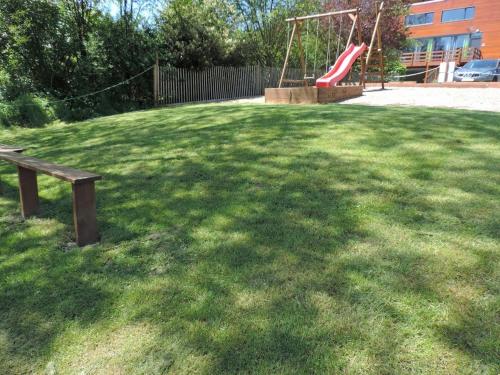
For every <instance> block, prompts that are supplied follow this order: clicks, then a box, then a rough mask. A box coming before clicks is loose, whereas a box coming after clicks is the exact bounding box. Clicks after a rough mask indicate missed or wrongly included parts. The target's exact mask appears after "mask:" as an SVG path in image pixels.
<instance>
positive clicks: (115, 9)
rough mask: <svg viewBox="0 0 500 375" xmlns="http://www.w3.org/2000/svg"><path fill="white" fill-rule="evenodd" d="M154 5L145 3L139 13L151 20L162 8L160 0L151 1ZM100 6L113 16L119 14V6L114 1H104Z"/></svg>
mask: <svg viewBox="0 0 500 375" xmlns="http://www.w3.org/2000/svg"><path fill="white" fill-rule="evenodd" d="M153 4H154V5H145V6H143V7H142V8H141V15H142V16H143V17H144V18H145V19H147V20H150V21H152V20H153V19H154V17H155V15H157V14H158V13H159V12H160V9H161V8H162V6H163V4H162V2H161V1H156V2H153ZM101 8H102V9H103V10H104V11H106V12H108V13H109V14H111V15H112V16H113V17H118V15H119V14H120V6H119V5H118V4H117V3H116V2H114V1H105V2H104V3H103V4H102V5H101Z"/></svg>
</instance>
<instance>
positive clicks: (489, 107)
mask: <svg viewBox="0 0 500 375" xmlns="http://www.w3.org/2000/svg"><path fill="white" fill-rule="evenodd" d="M225 103H252V104H264V97H262V96H260V97H256V98H248V99H238V100H231V101H227V102H225ZM340 104H342V105H345V104H364V105H374V106H384V105H397V106H415V107H420V106H422V107H444V108H460V109H470V110H479V111H493V112H500V88H459V89H455V88H429V87H426V88H420V87H390V88H386V89H385V90H380V89H377V88H368V89H367V90H365V92H364V93H363V96H361V97H359V98H353V99H348V100H345V101H343V102H341V103H340Z"/></svg>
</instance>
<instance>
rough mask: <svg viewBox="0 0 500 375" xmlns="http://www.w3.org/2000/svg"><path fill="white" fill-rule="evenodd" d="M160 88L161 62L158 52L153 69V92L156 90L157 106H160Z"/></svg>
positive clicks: (155, 99)
mask: <svg viewBox="0 0 500 375" xmlns="http://www.w3.org/2000/svg"><path fill="white" fill-rule="evenodd" d="M159 88H160V64H159V60H158V54H156V60H155V65H154V69H153V92H154V101H155V106H158V100H159V97H160V95H159Z"/></svg>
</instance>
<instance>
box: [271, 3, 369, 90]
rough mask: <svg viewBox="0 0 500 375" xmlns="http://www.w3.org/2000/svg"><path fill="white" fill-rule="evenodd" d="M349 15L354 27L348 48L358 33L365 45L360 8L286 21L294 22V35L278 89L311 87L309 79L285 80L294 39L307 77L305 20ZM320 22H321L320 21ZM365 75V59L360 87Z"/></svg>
mask: <svg viewBox="0 0 500 375" xmlns="http://www.w3.org/2000/svg"><path fill="white" fill-rule="evenodd" d="M344 14H347V15H348V16H349V18H350V19H351V21H352V26H351V31H350V33H349V38H348V39H347V43H346V45H347V46H348V45H349V44H351V41H352V40H353V37H354V32H355V31H356V34H357V35H356V36H357V40H358V42H359V44H360V45H361V43H363V40H362V39H363V36H362V32H361V22H360V9H359V8H353V9H347V10H339V11H334V12H327V13H320V14H312V15H309V16H302V17H294V18H288V19H286V20H285V21H286V22H289V23H290V22H293V28H292V33H291V36H290V40H289V41H288V46H287V50H286V55H285V62H284V64H283V69H282V70H281V76H280V81H279V85H278V87H279V88H281V87H282V85H283V83H302V84H303V85H304V87H307V86H308V85H309V83H308V79H307V78H304V79H299V80H293V79H285V75H286V71H287V68H288V60H289V58H290V51H291V49H292V46H293V41H294V38H297V45H298V47H299V63H300V68H301V71H302V75H303V76H304V77H305V76H306V73H307V72H306V66H305V59H304V48H303V46H302V24H303V23H304V21H305V20H310V19H318V20H319V19H320V18H325V17H332V16H339V15H344ZM318 22H319V21H318ZM364 74H365V61H364V59H361V75H360V82H359V84H360V85H363V84H364Z"/></svg>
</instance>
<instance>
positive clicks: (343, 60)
mask: <svg viewBox="0 0 500 375" xmlns="http://www.w3.org/2000/svg"><path fill="white" fill-rule="evenodd" d="M365 50H366V44H365V43H363V44H362V45H360V46H355V45H354V44H353V43H351V44H350V45H349V47H347V49H346V50H345V51H344V52H342V54H341V55H340V56H339V59H338V60H337V61H335V65H333V68H332V69H330V71H329V72H328V73H326V74H325V75H324V76H323V77H321V78H318V79H317V80H316V87H330V86H335V85H336V84H337V83H338V82H340V81H342V79H344V77H345V76H346V75H347V73H349V70H351V67H352V65H353V64H354V62H355V61H356V60H357V59H358V57H359V56H361V54H362V53H363V52H365Z"/></svg>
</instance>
